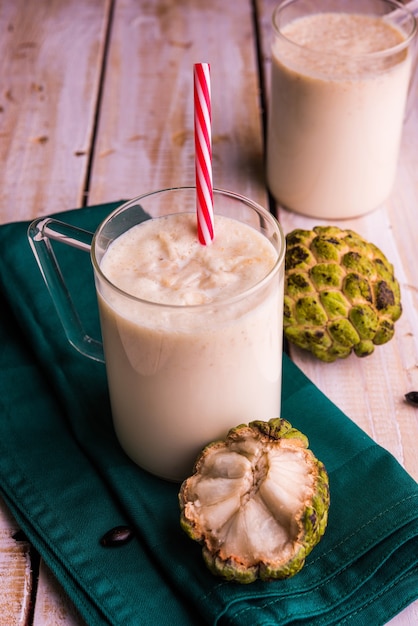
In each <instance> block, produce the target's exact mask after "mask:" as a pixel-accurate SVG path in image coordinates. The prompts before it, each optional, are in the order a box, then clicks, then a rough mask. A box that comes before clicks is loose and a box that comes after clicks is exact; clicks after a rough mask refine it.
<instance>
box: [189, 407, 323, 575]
mask: <svg viewBox="0 0 418 626" xmlns="http://www.w3.org/2000/svg"><path fill="white" fill-rule="evenodd" d="M308 445H309V443H308V439H307V437H306V436H305V435H304V434H302V433H301V432H300V431H298V430H296V429H295V428H292V426H291V424H290V423H289V422H288V421H286V420H284V419H280V418H275V419H271V420H270V421H269V422H263V421H254V422H250V424H248V425H245V424H242V425H240V426H237V427H236V428H233V429H231V430H230V431H229V433H228V435H227V437H226V439H225V440H224V441H217V442H214V443H212V444H209V445H208V446H206V448H204V450H203V451H202V453H201V454H200V456H199V457H198V459H197V461H196V464H195V468H194V473H193V475H192V476H190V477H189V478H187V479H186V480H185V481H184V482H183V484H182V486H181V489H180V493H179V503H180V510H181V526H182V528H183V529H184V530H185V531H186V533H187V534H188V535H189V536H190V537H191V538H192V539H194V540H195V541H198V542H200V543H201V544H202V546H203V547H202V551H203V558H204V561H205V562H206V564H207V566H208V567H209V569H210V570H211V571H212V573H214V574H216V575H219V576H221V577H223V578H225V579H227V580H234V581H237V582H240V583H251V582H253V581H254V580H256V579H261V580H272V579H282V578H289V577H291V576H293V575H294V574H296V573H297V572H298V571H299V570H300V569H301V568H302V567H303V565H304V563H305V559H306V556H307V555H308V554H309V553H310V552H311V550H312V549H313V548H314V546H315V545H316V544H317V543H318V542H319V540H320V539H321V537H322V535H323V534H324V532H325V529H326V526H327V520H328V509H329V502H330V497H329V484H328V475H327V472H326V470H325V467H324V465H323V463H322V462H321V461H319V460H318V459H317V458H316V457H315V455H314V454H313V452H312V451H311V450H310V449H309V448H308Z"/></svg>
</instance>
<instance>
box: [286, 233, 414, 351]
mask: <svg viewBox="0 0 418 626" xmlns="http://www.w3.org/2000/svg"><path fill="white" fill-rule="evenodd" d="M286 244H287V249H286V265H285V276H286V279H285V296H284V320H283V325H284V333H285V336H286V337H287V339H288V340H289V341H290V342H292V343H294V344H296V345H297V346H299V347H300V348H303V349H305V350H309V351H310V352H312V353H313V354H314V355H315V356H316V357H318V358H319V359H321V360H322V361H328V362H331V361H335V360H336V359H343V358H345V357H347V356H348V355H349V354H350V353H351V352H354V353H355V354H356V355H357V356H360V357H364V356H367V355H369V354H371V353H372V352H373V350H374V347H375V346H377V345H381V344H383V343H386V342H387V341H389V340H390V339H392V337H393V334H394V332H395V324H394V323H395V322H396V320H398V319H399V317H400V316H401V313H402V306H401V297H400V288H399V283H398V281H397V280H396V278H395V276H394V271H393V266H392V265H391V263H389V261H388V260H387V259H386V257H385V255H384V254H383V253H382V252H381V250H379V248H377V247H376V246H375V245H374V244H372V243H369V242H367V241H365V240H364V239H363V238H362V237H361V236H360V235H358V234H356V233H355V232H353V231H352V230H341V229H340V228H337V227H336V226H316V227H315V228H314V229H313V230H301V229H297V230H294V231H292V232H291V233H289V234H288V235H287V236H286Z"/></svg>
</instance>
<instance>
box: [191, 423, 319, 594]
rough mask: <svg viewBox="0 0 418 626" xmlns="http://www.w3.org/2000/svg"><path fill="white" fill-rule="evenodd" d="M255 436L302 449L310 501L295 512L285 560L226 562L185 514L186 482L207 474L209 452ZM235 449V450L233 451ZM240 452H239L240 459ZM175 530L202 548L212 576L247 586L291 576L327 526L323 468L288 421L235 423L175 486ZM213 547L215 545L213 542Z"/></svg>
mask: <svg viewBox="0 0 418 626" xmlns="http://www.w3.org/2000/svg"><path fill="white" fill-rule="evenodd" d="M249 433H250V434H251V435H252V436H255V439H256V440H258V441H259V442H260V445H261V446H263V445H264V446H267V447H268V446H269V445H271V444H273V445H274V443H276V444H277V445H280V444H281V442H283V441H288V442H289V444H286V443H285V445H290V446H292V447H294V448H295V449H299V450H303V453H304V456H305V462H306V463H307V464H309V466H310V472H311V473H312V474H313V475H314V477H315V478H314V487H312V486H311V487H310V496H309V498H308V501H307V503H306V505H305V506H304V507H303V508H302V510H301V511H299V514H298V517H297V520H296V523H297V527H298V530H297V532H296V533H295V536H293V537H292V538H291V541H292V542H293V550H292V554H291V557H290V558H289V557H288V556H287V557H286V558H281V555H277V558H274V559H270V560H268V559H267V560H266V561H263V560H260V561H258V562H257V563H254V564H253V563H251V564H249V563H248V562H247V561H246V557H245V556H243V555H240V554H233V555H230V556H229V557H225V555H222V554H221V552H222V551H221V550H217V549H213V545H214V542H213V537H212V536H211V533H210V532H209V533H207V534H206V533H205V531H204V530H203V529H202V526H201V524H200V523H199V520H198V519H196V518H195V517H193V516H192V515H190V512H189V513H188V511H187V509H188V506H189V505H190V504H191V503H192V504H193V502H192V500H193V497H191V494H190V490H189V481H192V480H193V478H194V477H195V476H196V474H198V473H200V472H202V473H203V474H205V472H207V465H205V464H206V462H207V460H208V457H210V454H211V452H213V451H219V449H226V448H229V447H231V448H233V447H234V445H235V444H237V443H239V442H240V441H243V440H244V439H245V438H247V437H248V434H249ZM235 449H236V448H235ZM245 454H246V452H244V455H245ZM179 505H180V511H181V515H180V525H181V527H182V529H183V530H184V531H185V532H186V534H187V535H188V536H189V537H190V538H191V539H193V540H194V541H197V542H199V543H200V544H202V556H203V560H204V562H205V564H206V566H207V567H208V569H209V570H210V571H211V572H212V573H213V574H214V575H216V576H220V577H221V578H223V579H225V580H228V581H233V582H237V583H241V584H249V583H252V582H254V581H256V580H262V581H273V580H283V579H286V578H290V577H292V576H294V575H295V574H297V573H298V572H299V571H300V570H301V569H302V568H303V566H304V565H305V560H306V557H307V556H308V555H309V554H310V552H311V551H312V550H313V549H314V547H315V546H316V545H317V544H318V543H319V541H320V540H321V538H322V536H323V535H324V533H325V531H326V527H327V523H328V512H329V506H330V491H329V478H328V474H327V471H326V468H325V466H324V464H323V463H322V462H321V461H320V460H318V459H317V458H316V457H315V456H314V454H313V452H312V451H311V450H310V449H309V440H308V438H307V436H306V435H305V434H303V433H302V432H300V431H299V430H297V429H296V428H293V427H292V425H291V424H290V422H288V421H287V420H285V419H283V418H273V419H271V420H269V421H268V422H265V421H260V420H255V421H253V422H250V423H249V424H248V425H246V424H240V425H239V426H237V427H235V428H232V429H231V430H230V431H229V433H228V435H227V437H226V439H225V440H221V441H214V442H212V443H210V444H208V445H207V446H206V447H205V448H204V449H203V450H202V452H201V454H200V455H199V456H198V458H197V460H196V463H195V466H194V473H193V475H192V476H191V477H189V479H186V480H185V481H184V482H183V484H182V485H181V488H180V491H179ZM215 543H216V542H215Z"/></svg>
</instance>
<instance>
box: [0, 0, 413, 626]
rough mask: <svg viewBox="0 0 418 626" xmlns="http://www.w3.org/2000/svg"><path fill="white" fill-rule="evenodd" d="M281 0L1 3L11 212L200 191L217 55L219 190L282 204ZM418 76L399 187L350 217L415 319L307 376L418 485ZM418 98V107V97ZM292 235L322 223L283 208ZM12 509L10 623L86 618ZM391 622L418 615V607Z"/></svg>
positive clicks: (5, 577) (1, 538) (1, 212)
mask: <svg viewBox="0 0 418 626" xmlns="http://www.w3.org/2000/svg"><path fill="white" fill-rule="evenodd" d="M274 5H275V0H255V1H251V0H233V1H231V2H226V1H225V0H210V1H209V2H202V1H201V0H182V1H179V0H1V1H0V32H1V37H0V79H1V90H0V159H1V167H0V221H1V222H2V223H6V222H10V221H16V220H28V219H30V218H34V217H36V216H40V215H45V214H49V213H52V212H56V211H61V210H66V209H69V208H76V207H81V206H83V205H86V204H96V203H101V202H107V201H112V200H119V199H122V198H130V197H133V196H135V195H139V194H141V193H143V192H147V191H150V190H154V189H157V188H161V187H168V186H170V185H175V186H178V185H183V184H185V185H188V184H194V142H193V97H192V89H193V77H192V68H193V63H194V62H197V61H208V62H210V63H211V76H212V107H213V176H214V185H215V186H216V187H223V188H227V189H231V190H233V191H237V192H240V193H242V194H244V195H247V196H249V197H251V198H253V199H254V200H256V201H258V202H260V203H261V204H263V205H265V206H268V197H267V192H266V187H265V182H264V166H263V158H264V141H263V137H264V128H265V114H266V108H267V105H268V96H269V66H270V42H271V28H270V19H271V18H270V16H271V14H272V10H273V7H274ZM417 82H418V81H417ZM417 96H418V85H417V83H415V86H414V89H413V91H412V93H411V103H412V106H411V110H410V112H409V115H408V118H407V121H406V124H405V129H404V134H403V141H402V147H401V155H400V162H399V168H398V173H397V178H396V184H395V187H394V189H393V192H392V194H391V196H390V198H389V199H388V200H387V202H385V204H384V205H383V206H382V207H381V208H379V209H378V210H377V211H375V212H374V213H372V214H370V215H368V216H366V217H362V218H359V219H351V220H346V221H344V222H340V223H339V225H340V226H341V227H349V228H353V229H354V230H356V231H357V232H359V233H360V234H362V235H363V236H364V237H366V238H368V239H369V240H371V241H373V242H374V243H375V244H377V245H378V246H379V247H381V249H382V250H383V251H384V252H385V254H386V255H387V256H388V258H389V259H390V260H391V261H392V262H393V264H394V266H395V270H396V274H397V276H398V278H399V280H400V283H401V289H402V298H403V308H404V313H403V315H402V317H401V319H400V320H399V322H398V323H397V327H396V334H395V338H394V339H393V340H392V341H391V342H390V343H388V344H386V345H385V346H382V347H380V348H378V349H377V350H376V351H375V353H374V354H373V355H372V356H370V357H368V358H366V359H363V360H361V359H358V358H357V357H355V356H351V357H349V358H348V359H346V360H343V361H341V362H338V363H333V364H324V363H321V362H319V361H315V360H314V359H313V358H311V357H310V356H309V355H308V354H304V353H302V352H301V351H298V350H292V351H291V356H292V358H293V359H294V361H295V362H296V363H297V364H298V365H299V366H300V367H301V369H302V370H303V371H304V372H305V373H306V374H307V375H308V376H309V377H310V378H311V379H312V380H313V381H314V382H315V383H316V384H317V386H318V387H319V388H320V389H321V390H322V391H323V392H324V393H325V394H327V395H328V397H329V398H331V400H333V401H334V402H335V404H337V405H338V406H339V407H340V408H341V409H342V410H343V411H344V412H345V413H346V414H347V415H348V416H349V417H350V418H351V419H352V420H354V421H355V422H356V423H357V424H358V425H359V426H360V427H361V428H363V429H364V430H365V431H366V432H367V433H368V434H369V435H371V436H372V437H373V438H374V440H375V441H377V442H378V443H379V444H381V445H382V446H384V447H385V448H386V449H387V450H389V451H390V452H391V453H393V455H394V456H395V457H396V458H397V459H398V460H399V462H400V463H401V464H402V465H403V466H404V467H405V469H406V470H407V471H408V472H409V473H410V474H411V475H412V476H413V477H414V478H415V479H416V480H418V454H417V443H416V442H417V441H418V409H416V408H413V407H412V406H410V405H408V404H407V403H406V402H405V400H404V394H405V393H406V392H408V391H411V390H414V389H416V390H418V314H417V311H418V272H417V256H418V104H417ZM414 105H415V106H414ZM277 214H278V217H279V220H280V222H281V224H282V226H283V228H284V231H285V232H289V231H290V230H292V229H293V228H296V227H303V228H310V227H312V226H314V225H315V224H317V223H321V222H320V221H319V220H311V219H308V218H304V217H301V216H298V215H295V214H292V213H290V212H289V211H286V210H284V209H281V208H280V207H277ZM16 531H17V525H16V523H15V521H14V520H13V518H12V516H11V515H10V514H9V512H8V511H7V509H6V507H5V506H4V504H2V505H1V509H0V625H1V626H3V625H4V626H13V625H14V624H22V625H23V624H34V625H36V626H47V625H52V624H54V625H57V624H58V625H61V624H65V625H72V626H75V625H80V624H82V621H81V620H80V618H79V617H78V616H77V614H76V611H75V610H74V608H73V607H72V606H71V603H70V601H69V600H68V599H67V598H66V597H65V596H64V594H63V593H62V591H61V590H60V588H59V586H58V584H57V583H56V581H54V580H53V579H52V577H51V576H50V575H49V573H48V571H47V570H46V568H45V566H44V564H43V562H42V560H39V559H38V558H37V555H36V554H35V553H34V552H33V550H32V549H31V547H30V546H29V545H28V544H27V543H25V542H16V541H15V540H14V539H13V538H12V535H13V534H14V533H15V532H16ZM390 623H391V624H393V625H396V626H400V625H403V626H412V625H415V626H416V625H417V624H418V602H415V603H414V604H412V605H410V606H409V607H408V608H406V609H405V610H404V611H403V612H402V613H401V614H400V615H398V616H397V617H395V618H394V619H393V620H392V621H391V622H390Z"/></svg>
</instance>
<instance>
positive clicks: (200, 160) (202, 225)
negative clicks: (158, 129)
mask: <svg viewBox="0 0 418 626" xmlns="http://www.w3.org/2000/svg"><path fill="white" fill-rule="evenodd" d="M210 95H211V94H210V65H209V64H208V63H196V64H195V66H194V111H195V115H194V130H195V162H196V211H197V233H198V237H199V241H200V243H201V244H203V245H206V246H207V245H209V244H210V243H211V242H212V241H213V237H214V229H213V183H212V128H211V123H212V108H211V99H210Z"/></svg>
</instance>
